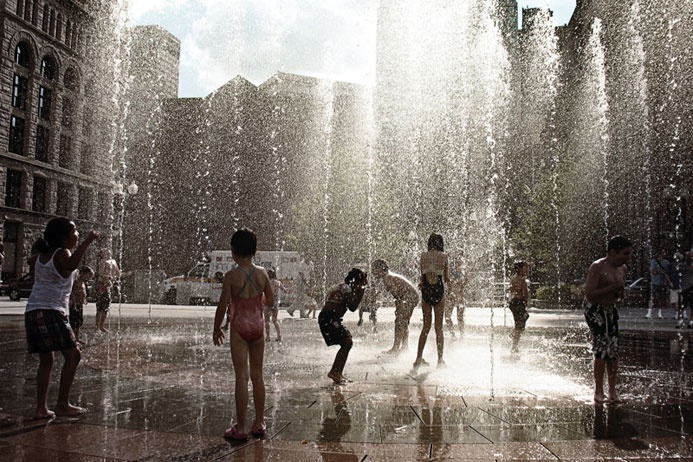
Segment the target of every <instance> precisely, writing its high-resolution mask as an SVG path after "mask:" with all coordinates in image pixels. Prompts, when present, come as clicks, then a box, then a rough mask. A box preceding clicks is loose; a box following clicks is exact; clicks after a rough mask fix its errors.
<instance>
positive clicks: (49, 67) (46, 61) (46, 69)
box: [41, 56, 57, 80]
mask: <svg viewBox="0 0 693 462" xmlns="http://www.w3.org/2000/svg"><path fill="white" fill-rule="evenodd" d="M56 67H57V66H56V64H55V60H54V59H53V58H51V57H50V56H44V57H43V59H42V60H41V76H42V77H45V78H47V79H48V80H55V71H56Z"/></svg>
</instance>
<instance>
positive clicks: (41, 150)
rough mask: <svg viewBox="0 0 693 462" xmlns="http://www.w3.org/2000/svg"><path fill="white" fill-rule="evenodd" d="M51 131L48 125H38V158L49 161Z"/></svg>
mask: <svg viewBox="0 0 693 462" xmlns="http://www.w3.org/2000/svg"><path fill="white" fill-rule="evenodd" d="M50 139H51V131H50V129H48V128H47V127H44V126H42V125H39V126H37V127H36V156H35V157H36V160H40V161H41V162H49V155H48V154H49V153H50V149H49V146H50Z"/></svg>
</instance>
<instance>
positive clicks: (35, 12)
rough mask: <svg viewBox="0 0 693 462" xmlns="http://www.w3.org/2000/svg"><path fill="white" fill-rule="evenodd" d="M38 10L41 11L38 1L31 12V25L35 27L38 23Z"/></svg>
mask: <svg viewBox="0 0 693 462" xmlns="http://www.w3.org/2000/svg"><path fill="white" fill-rule="evenodd" d="M38 9H39V2H38V0H36V1H35V2H34V7H33V8H32V10H31V24H33V25H34V26H35V25H36V24H37V23H38Z"/></svg>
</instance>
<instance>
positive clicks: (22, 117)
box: [0, 0, 112, 279]
mask: <svg viewBox="0 0 693 462" xmlns="http://www.w3.org/2000/svg"><path fill="white" fill-rule="evenodd" d="M0 5H1V8H2V9H1V10H0V37H1V39H2V51H1V53H0V60H1V61H0V81H1V82H2V85H0V88H2V91H0V125H1V126H2V128H0V188H1V191H2V192H3V198H2V201H0V213H1V215H0V225H1V226H2V233H3V235H2V237H3V242H4V246H5V261H4V265H3V268H2V278H3V279H6V278H9V277H13V276H19V275H21V274H22V273H23V272H25V271H26V270H27V266H26V257H27V256H28V255H29V252H30V248H31V246H32V244H33V242H34V240H35V239H36V238H37V237H38V236H40V235H41V234H42V231H43V228H44V226H45V223H46V221H47V220H48V219H50V218H51V217H54V216H67V217H71V218H74V219H75V221H76V222H77V226H78V228H79V229H82V230H88V229H92V228H96V229H99V230H101V231H102V232H106V233H107V232H108V229H109V227H108V225H107V224H106V223H107V219H108V211H109V210H110V204H111V200H112V199H111V197H112V194H111V193H110V191H111V190H112V175H111V174H110V167H111V165H110V160H109V158H108V155H107V152H105V147H104V146H103V143H102V142H96V141H95V140H93V139H92V134H96V133H97V132H96V131H95V130H94V128H95V127H94V125H95V124H96V123H98V122H97V121H95V120H94V119H93V118H92V116H93V115H94V114H95V113H96V111H97V109H95V107H94V106H95V104H94V101H95V99H96V98H97V97H98V96H99V93H100V86H99V83H98V77H94V76H93V75H92V73H91V68H92V67H93V65H92V64H90V62H89V59H88V57H87V56H88V54H89V52H88V47H89V42H90V40H91V37H92V36H93V30H94V27H95V24H96V22H97V21H98V20H99V19H100V18H101V17H102V15H103V11H104V4H103V3H102V2H101V1H83V0H75V1H56V0H7V1H3V2H1V3H0ZM100 33H101V34H103V33H104V32H103V31H101V32H100ZM100 141H102V140H100Z"/></svg>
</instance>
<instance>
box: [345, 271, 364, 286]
mask: <svg viewBox="0 0 693 462" xmlns="http://www.w3.org/2000/svg"><path fill="white" fill-rule="evenodd" d="M366 276H367V274H366V272H365V271H363V270H361V269H358V268H351V271H349V274H347V276H346V277H345V278H344V282H346V283H347V284H353V283H354V282H361V281H365V280H366Z"/></svg>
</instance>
